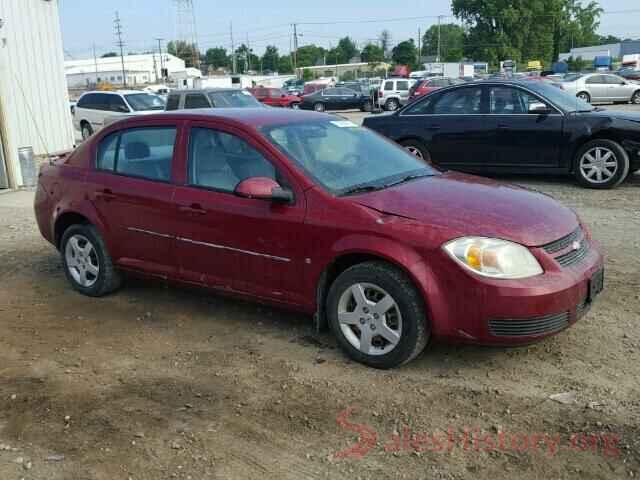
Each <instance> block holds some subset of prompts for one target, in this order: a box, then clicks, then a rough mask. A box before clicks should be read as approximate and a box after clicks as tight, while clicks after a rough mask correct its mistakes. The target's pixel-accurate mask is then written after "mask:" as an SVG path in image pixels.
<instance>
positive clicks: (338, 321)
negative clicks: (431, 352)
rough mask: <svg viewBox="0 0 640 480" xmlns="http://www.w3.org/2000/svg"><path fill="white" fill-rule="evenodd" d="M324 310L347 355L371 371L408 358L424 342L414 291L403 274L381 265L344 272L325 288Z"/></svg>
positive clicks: (421, 311)
mask: <svg viewBox="0 0 640 480" xmlns="http://www.w3.org/2000/svg"><path fill="white" fill-rule="evenodd" d="M327 312H328V317H329V324H330V325H331V328H332V330H333V332H334V334H335V335H336V337H337V340H338V343H339V344H340V346H341V347H342V349H343V350H344V351H345V352H346V353H347V355H349V356H350V357H351V358H352V359H354V360H356V361H357V362H360V363H363V364H365V365H369V366H371V367H374V368H393V367H397V366H399V365H402V364H404V363H407V362H409V361H411V360H413V359H414V358H415V357H417V356H418V355H419V354H420V353H421V352H422V350H424V348H425V346H426V345H427V341H428V339H429V334H430V328H429V323H428V321H427V318H426V313H425V308H424V301H423V299H422V297H421V295H420V293H419V292H418V290H417V289H416V287H415V286H414V284H413V282H411V280H410V279H409V278H407V276H406V275H405V274H404V273H403V272H401V271H400V270H398V269H397V268H395V267H393V266H391V265H389V264H386V263H383V262H367V263H362V264H359V265H355V266H353V267H351V268H349V269H347V270H345V271H344V272H343V273H342V274H341V275H340V276H339V277H338V278H337V279H336V281H335V282H334V283H333V285H332V286H331V290H330V291H329V296H328V298H327Z"/></svg>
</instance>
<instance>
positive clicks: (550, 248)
mask: <svg viewBox="0 0 640 480" xmlns="http://www.w3.org/2000/svg"><path fill="white" fill-rule="evenodd" d="M579 238H582V228H580V227H578V228H576V229H575V230H574V231H573V232H571V233H570V234H569V235H567V236H566V237H562V238H561V239H560V240H556V241H555V242H551V243H547V244H546V245H545V246H544V247H542V248H544V249H545V251H546V252H547V253H558V252H560V251H562V250H564V249H565V248H568V247H569V245H571V244H572V243H573V242H574V241H575V240H578V239H579Z"/></svg>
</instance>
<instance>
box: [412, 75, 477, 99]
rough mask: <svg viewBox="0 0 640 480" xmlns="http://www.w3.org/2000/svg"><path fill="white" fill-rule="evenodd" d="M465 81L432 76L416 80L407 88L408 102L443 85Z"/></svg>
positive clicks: (447, 85) (448, 85)
mask: <svg viewBox="0 0 640 480" xmlns="http://www.w3.org/2000/svg"><path fill="white" fill-rule="evenodd" d="M460 83H465V82H464V80H458V79H457V78H443V77H432V78H423V79H422V80H418V81H417V82H416V83H415V84H414V85H413V86H412V87H411V89H410V90H409V102H413V101H414V100H417V99H418V98H419V97H421V96H423V95H426V94H428V93H431V92H435V91H436V90H438V89H440V88H444V87H450V86H451V85H458V84H460Z"/></svg>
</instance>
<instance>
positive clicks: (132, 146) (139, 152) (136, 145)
mask: <svg viewBox="0 0 640 480" xmlns="http://www.w3.org/2000/svg"><path fill="white" fill-rule="evenodd" d="M125 155H126V156H127V159H128V160H138V159H141V158H148V157H150V156H151V150H150V149H149V145H147V144H146V143H143V142H131V143H127V146H126V148H125Z"/></svg>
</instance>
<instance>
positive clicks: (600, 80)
mask: <svg viewBox="0 0 640 480" xmlns="http://www.w3.org/2000/svg"><path fill="white" fill-rule="evenodd" d="M586 83H588V84H589V85H591V84H596V83H605V82H604V78H602V75H594V76H593V77H589V78H587V81H586Z"/></svg>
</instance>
